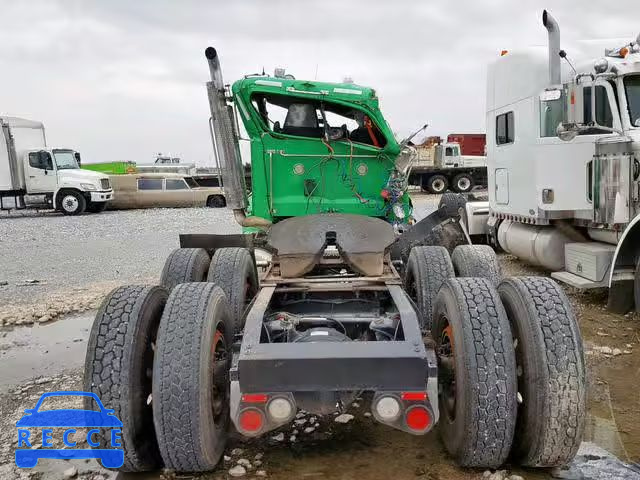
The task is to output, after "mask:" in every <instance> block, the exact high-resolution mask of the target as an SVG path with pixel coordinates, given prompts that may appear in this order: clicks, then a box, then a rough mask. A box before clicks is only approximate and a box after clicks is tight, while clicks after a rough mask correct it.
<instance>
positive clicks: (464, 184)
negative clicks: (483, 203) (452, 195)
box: [458, 177, 471, 191]
mask: <svg viewBox="0 0 640 480" xmlns="http://www.w3.org/2000/svg"><path fill="white" fill-rule="evenodd" d="M469 187H471V180H469V179H468V178H467V177H462V178H459V179H458V190H462V191H466V190H468V189H469Z"/></svg>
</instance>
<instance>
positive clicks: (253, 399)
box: [242, 393, 268, 403]
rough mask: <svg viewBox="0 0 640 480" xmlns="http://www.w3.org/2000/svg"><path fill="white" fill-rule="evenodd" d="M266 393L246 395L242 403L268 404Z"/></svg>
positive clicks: (243, 396)
mask: <svg viewBox="0 0 640 480" xmlns="http://www.w3.org/2000/svg"><path fill="white" fill-rule="evenodd" d="M267 399H268V397H267V394H266V393H245V394H244V395H242V401H243V402H245V403H267Z"/></svg>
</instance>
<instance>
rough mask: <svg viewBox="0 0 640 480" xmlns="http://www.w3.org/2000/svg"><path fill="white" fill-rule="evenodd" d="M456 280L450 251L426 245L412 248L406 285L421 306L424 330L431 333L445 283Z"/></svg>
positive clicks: (412, 297)
mask: <svg viewBox="0 0 640 480" xmlns="http://www.w3.org/2000/svg"><path fill="white" fill-rule="evenodd" d="M453 277H455V273H454V270H453V264H452V263H451V258H449V252H448V251H447V249H446V248H444V247H440V246H426V247H413V248H412V249H411V253H409V260H408V261H407V268H406V274H405V277H404V285H405V291H406V292H407V294H408V295H409V297H410V298H411V299H412V300H413V301H414V302H415V303H416V305H417V307H418V319H419V321H420V328H422V329H423V330H431V321H432V318H433V302H434V301H435V299H436V295H438V291H439V290H440V287H442V284H443V283H444V282H446V281H447V279H448V278H453Z"/></svg>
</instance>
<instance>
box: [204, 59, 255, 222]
mask: <svg viewBox="0 0 640 480" xmlns="http://www.w3.org/2000/svg"><path fill="white" fill-rule="evenodd" d="M204 54H205V56H206V57H207V61H208V63H209V73H210V74H211V81H210V82H207V93H208V95H209V108H210V109H211V125H212V127H213V134H214V136H215V142H214V145H213V148H214V152H215V153H216V158H217V159H218V163H219V164H218V168H219V170H220V173H221V175H222V186H223V188H224V194H225V198H226V200H227V206H228V207H229V208H231V209H233V210H236V209H244V208H246V206H247V196H246V185H245V180H244V168H243V166H242V158H241V157H240V145H239V144H238V135H237V132H236V131H235V125H234V122H233V108H232V107H231V106H230V105H228V104H227V97H226V93H225V85H224V81H223V79H222V69H221V68H220V60H219V58H218V52H217V51H216V49H215V48H213V47H208V48H207V49H206V50H205V52H204Z"/></svg>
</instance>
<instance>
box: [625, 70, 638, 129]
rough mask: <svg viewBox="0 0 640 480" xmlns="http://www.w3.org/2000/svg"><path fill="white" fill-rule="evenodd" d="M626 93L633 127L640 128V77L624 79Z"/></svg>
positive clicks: (632, 76) (634, 76)
mask: <svg viewBox="0 0 640 480" xmlns="http://www.w3.org/2000/svg"><path fill="white" fill-rule="evenodd" d="M624 93H625V95H626V96H627V109H628V110H629V119H630V120H631V125H633V126H634V127H640V75H631V76H628V77H625V78H624Z"/></svg>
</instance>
